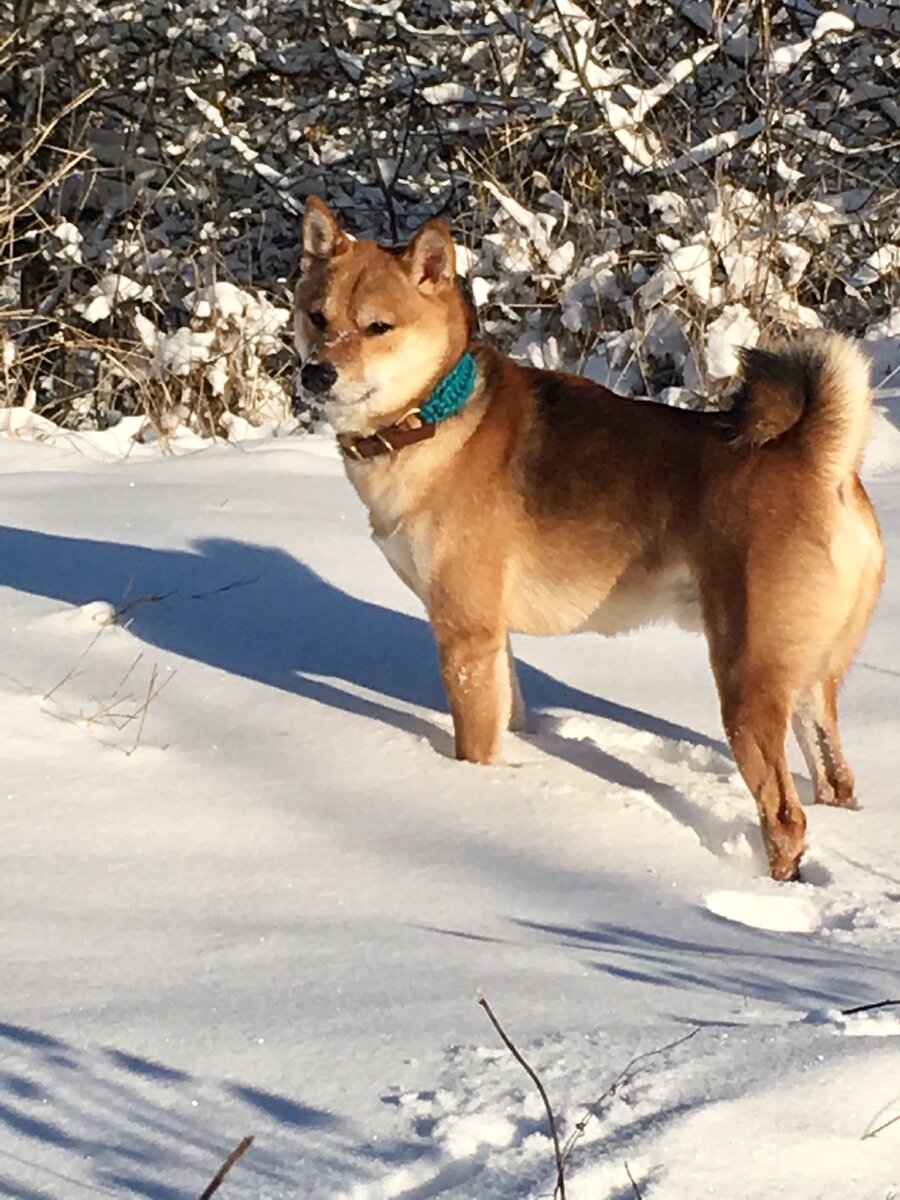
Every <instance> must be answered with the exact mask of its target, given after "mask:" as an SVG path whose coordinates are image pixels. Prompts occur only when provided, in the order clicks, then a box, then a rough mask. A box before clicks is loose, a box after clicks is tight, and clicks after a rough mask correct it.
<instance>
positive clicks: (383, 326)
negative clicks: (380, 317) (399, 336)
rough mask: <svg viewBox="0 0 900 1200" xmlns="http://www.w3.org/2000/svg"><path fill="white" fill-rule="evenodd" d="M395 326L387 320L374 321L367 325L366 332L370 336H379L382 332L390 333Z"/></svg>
mask: <svg viewBox="0 0 900 1200" xmlns="http://www.w3.org/2000/svg"><path fill="white" fill-rule="evenodd" d="M393 328H394V327H393V325H389V324H388V322H387V321H373V322H372V324H371V325H367V326H366V333H367V334H368V335H369V337H379V336H380V335H381V334H382V333H390V331H391V330H392V329H393Z"/></svg>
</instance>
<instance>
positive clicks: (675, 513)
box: [297, 201, 883, 879]
mask: <svg viewBox="0 0 900 1200" xmlns="http://www.w3.org/2000/svg"><path fill="white" fill-rule="evenodd" d="M310 213H311V215H310V216H308V217H307V223H308V225H309V223H310V222H311V226H310V227H309V228H308V229H307V231H306V236H305V243H306V250H307V253H306V266H307V271H306V274H305V275H304V278H303V279H302V280H301V283H300V285H299V287H298V291H297V309H298V315H297V326H298V348H299V349H300V351H301V354H304V355H306V356H307V357H308V358H310V359H311V361H314V362H325V361H327V362H329V363H331V364H332V365H333V366H334V367H335V368H336V371H337V378H336V381H335V383H334V386H333V388H332V391H331V395H330V399H329V403H328V409H327V411H328V412H329V415H330V417H331V419H332V421H333V423H334V424H335V426H336V427H337V429H338V430H340V431H350V432H353V433H355V434H359V435H369V434H371V433H373V432H374V431H375V430H377V429H378V428H380V427H382V426H385V425H388V424H391V423H392V422H393V421H394V420H396V419H397V418H398V416H400V415H401V414H402V413H404V412H405V411H407V410H408V409H409V408H410V407H411V406H413V405H415V404H417V403H420V402H423V401H424V400H425V399H427V397H428V395H429V394H430V392H431V390H432V388H433V387H434V385H435V383H436V382H437V381H438V380H439V379H440V378H442V377H443V376H444V375H445V374H446V373H447V372H448V371H449V370H450V369H451V368H452V367H453V365H454V364H455V362H456V361H458V359H459V357H460V355H461V354H462V352H463V350H464V349H465V348H466V347H467V345H468V344H469V336H470V330H469V321H468V313H467V309H466V306H465V304H464V302H463V300H462V297H461V295H460V293H459V291H458V289H457V287H456V284H455V281H454V275H453V247H452V243H451V241H450V239H449V234H448V233H447V231H446V228H445V227H444V226H442V225H441V223H439V222H431V223H429V225H428V226H426V227H425V229H424V230H423V231H422V232H421V233H420V234H419V235H418V237H417V238H416V239H415V240H414V242H413V243H412V245H411V246H410V247H409V248H408V249H407V250H406V251H405V252H403V253H400V254H398V253H396V252H388V251H385V250H382V249H380V248H379V247H378V246H376V245H375V244H374V243H372V242H363V241H360V242H355V243H350V242H347V241H344V240H342V235H341V233H340V231H339V230H338V229H337V226H336V225H333V224H332V223H333V218H331V216H330V214H329V213H328V210H327V209H325V207H324V205H322V204H321V202H320V201H313V202H311V204H310ZM323 230H324V233H323ZM323 245H324V246H325V247H326V249H325V252H324V253H322V254H320V255H319V256H318V257H317V256H316V255H315V254H312V253H311V251H310V247H312V249H316V248H318V249H319V250H321V248H322V246H323ZM313 311H321V312H324V313H325V314H326V315H327V321H328V325H327V328H326V329H324V330H318V329H316V328H314V327H313V326H312V325H311V324H310V321H309V319H308V314H309V313H310V312H313ZM373 321H376V322H384V323H389V324H391V325H392V326H393V328H392V329H391V330H390V331H389V332H384V333H380V334H379V335H377V336H374V335H372V334H367V333H366V328H367V326H368V325H369V324H370V323H371V322H373ZM473 351H474V353H475V356H476V361H477V364H478V380H477V384H476V388H475V392H474V394H473V395H472V397H471V398H470V399H469V401H468V402H467V404H466V405H465V407H464V408H463V410H462V411H461V412H460V413H459V414H458V415H457V416H454V417H451V418H450V419H448V420H446V421H445V422H443V423H442V424H440V425H439V426H438V428H437V430H436V433H435V436H434V437H433V438H432V439H430V440H428V441H424V442H421V443H418V444H416V445H414V446H410V447H407V448H406V449H404V450H401V451H399V452H397V453H394V454H391V455H386V456H384V457H380V458H375V459H371V460H368V461H366V462H353V461H349V460H348V461H347V464H346V466H347V473H348V476H349V478H350V481H351V482H352V484H353V486H354V487H355V488H356V490H357V492H358V493H359V495H360V497H361V499H362V500H363V502H364V503H365V505H366V507H367V508H368V510H369V514H370V519H371V524H372V531H373V536H374V537H375V539H376V541H377V542H378V544H379V545H380V546H381V547H382V549H383V550H384V552H385V554H386V555H387V557H388V559H389V561H390V562H391V564H392V565H393V567H394V569H395V570H396V571H397V572H398V574H399V575H400V577H401V578H402V579H403V580H404V581H405V582H406V583H407V584H408V585H409V586H410V587H411V588H413V590H414V591H415V592H416V593H417V594H418V595H419V597H420V598H421V599H422V601H423V603H424V604H425V606H426V608H427V610H428V615H429V618H430V620H431V623H432V626H433V629H434V634H435V638H436V641H437V645H438V651H439V658H440V665H441V674H442V678H443V681H444V686H445V688H446V691H447V695H448V698H449V701H450V708H451V712H452V715H453V723H454V729H455V735H456V751H457V755H458V757H460V758H465V759H469V760H471V761H474V762H491V761H493V760H495V759H496V758H497V756H498V755H499V754H500V752H501V745H502V736H503V732H504V730H505V729H506V728H507V726H509V725H510V724H516V725H517V726H518V725H521V723H522V721H523V715H524V714H523V708H522V704H521V697H520V693H519V690H518V684H517V681H516V677H515V667H514V664H513V662H512V657H511V655H510V652H509V644H508V635H509V633H510V632H522V633H536V634H562V633H571V632H577V631H580V630H589V629H595V630H598V631H601V632H604V633H617V632H621V631H623V630H625V629H630V628H634V627H635V626H637V625H641V624H646V623H647V622H648V621H652V620H657V619H660V618H662V617H664V616H667V615H668V616H671V617H674V618H675V619H676V620H678V621H679V622H680V623H681V624H684V625H685V626H687V627H689V628H690V627H697V628H702V629H704V631H705V633H706V636H707V640H708V643H709V649H710V657H711V662H712V667H713V673H714V676H715V680H716V684H717V687H718V690H719V696H720V700H721V707H722V718H723V723H724V726H725V731H726V733H727V735H728V739H729V741H730V743H731V746H732V749H733V751H734V754H735V758H736V760H737V763H738V766H739V768H740V770H741V772H742V774H743V776H744V779H745V780H746V782H747V785H748V787H749V789H750V791H751V792H752V794H753V796H754V798H755V800H756V803H757V806H758V809H759V815H760V822H761V826H762V831H763V837H764V841H765V844H766V850H767V853H768V857H769V867H770V870H771V873H772V875H773V876H774V877H775V878H777V879H790V878H794V877H796V875H797V870H798V864H799V860H800V856H801V854H802V851H803V847H804V831H805V816H804V813H803V810H802V807H801V805H800V802H799V799H798V797H797V793H796V790H795V787H794V784H793V780H792V777H791V773H790V771H789V769H788V766H787V760H786V757H785V739H786V735H787V731H788V729H789V727H790V726H791V724H792V723H793V725H794V729H795V732H796V733H797V737H798V740H799V741H800V744H801V747H802V748H803V751H804V754H805V755H806V758H807V762H808V763H809V766H810V773H811V775H812V777H813V783H814V787H815V791H816V799H817V800H818V801H819V802H822V803H827V804H840V805H845V806H851V805H852V804H853V803H854V795H853V776H852V774H851V772H850V769H849V767H848V766H847V764H846V761H845V759H844V757H843V752H842V750H841V747H840V741H839V737H838V733H837V711H836V695H837V689H838V686H839V684H840V681H841V679H842V677H843V675H844V674H845V672H846V670H847V668H848V666H849V664H850V661H851V659H852V657H853V655H854V654H855V652H856V650H857V648H858V646H859V644H860V641H861V640H862V637H863V634H864V632H865V628H866V625H867V622H868V620H869V617H870V614H871V612H872V609H873V607H874V605H875V602H876V599H877V596H878V591H879V588H880V583H881V578H882V573H883V551H882V545H881V538H880V535H879V530H878V524H877V521H876V519H875V515H874V512H873V510H872V507H871V504H870V502H869V499H868V497H867V495H866V493H865V491H864V489H863V487H862V484H861V483H860V481H859V478H858V476H857V474H856V470H857V467H858V465H859V461H860V457H861V454H862V449H863V444H864V441H865V431H866V427H867V420H868V412H869V393H868V373H867V367H866V363H865V359H864V358H863V357H862V355H861V354H860V352H859V351H858V350H857V349H856V347H855V346H853V345H852V344H851V343H849V342H847V341H845V340H844V339H842V338H838V337H835V336H831V337H828V338H825V339H824V340H823V341H820V342H816V343H813V342H809V341H804V342H801V343H798V344H793V345H791V346H789V347H786V348H784V349H782V350H780V351H773V352H769V353H768V354H761V353H760V352H752V353H751V354H749V355H748V357H747V359H746V364H745V383H744V389H743V395H742V397H741V400H740V403H739V404H738V406H737V407H736V409H735V411H734V412H733V413H732V414H731V416H730V418H729V422H728V423H727V428H726V429H723V428H722V423H721V421H717V419H716V418H714V417H712V416H707V415H705V414H699V413H692V412H687V411H684V410H680V409H673V408H668V407H666V406H663V405H659V404H653V403H648V402H643V403H642V402H636V401H629V400H625V399H622V398H621V397H618V396H615V395H614V394H613V393H611V392H609V391H607V390H606V389H604V388H602V387H599V386H598V385H596V384H593V383H591V382H589V381H587V380H585V379H579V378H575V377H572V376H565V375H560V374H556V373H551V372H546V371H535V370H532V369H529V368H525V367H521V366H518V365H517V364H515V363H513V362H512V361H511V360H509V359H507V358H505V357H503V356H502V355H500V354H499V353H497V352H496V351H494V350H492V349H491V348H489V347H487V346H477V347H474V348H473Z"/></svg>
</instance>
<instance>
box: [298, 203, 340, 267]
mask: <svg viewBox="0 0 900 1200" xmlns="http://www.w3.org/2000/svg"><path fill="white" fill-rule="evenodd" d="M346 247H347V239H346V237H345V236H344V233H343V231H342V229H341V227H340V225H338V223H337V221H336V220H335V219H334V216H333V215H332V212H331V209H330V208H329V207H328V205H327V204H326V203H325V201H324V200H320V199H319V197H318V196H310V198H309V199H308V200H307V202H306V211H305V212H304V214H303V266H304V268H306V267H307V266H309V265H310V263H311V262H312V261H313V260H314V259H320V260H321V259H328V258H333V257H334V255H335V254H340V252H341V251H342V250H345V249H346Z"/></svg>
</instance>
